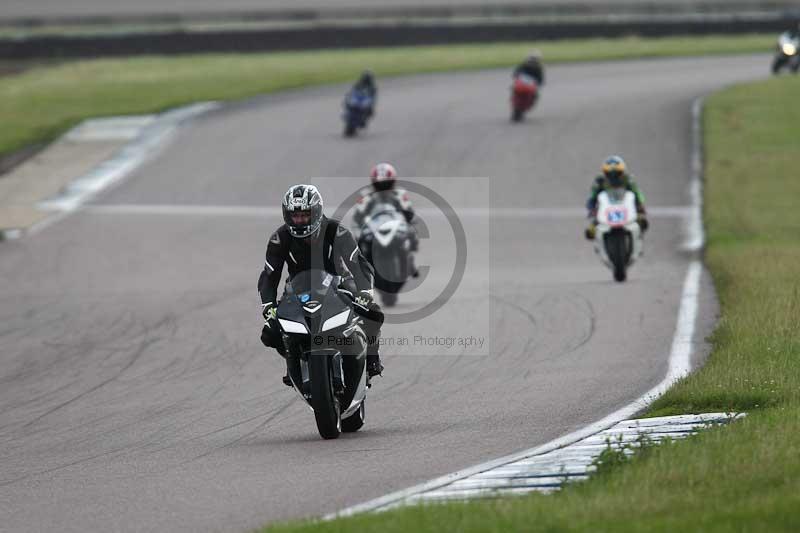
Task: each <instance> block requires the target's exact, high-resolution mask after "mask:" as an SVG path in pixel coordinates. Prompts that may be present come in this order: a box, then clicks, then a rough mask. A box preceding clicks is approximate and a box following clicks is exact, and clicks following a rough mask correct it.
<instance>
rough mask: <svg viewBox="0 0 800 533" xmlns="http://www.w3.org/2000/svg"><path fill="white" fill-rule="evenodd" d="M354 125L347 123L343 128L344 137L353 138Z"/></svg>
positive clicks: (354, 132)
mask: <svg viewBox="0 0 800 533" xmlns="http://www.w3.org/2000/svg"><path fill="white" fill-rule="evenodd" d="M356 129H357V128H356V125H355V124H350V123H348V124H347V125H345V127H344V136H345V137H353V136H354V135H355V134H356Z"/></svg>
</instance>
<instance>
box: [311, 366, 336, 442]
mask: <svg viewBox="0 0 800 533" xmlns="http://www.w3.org/2000/svg"><path fill="white" fill-rule="evenodd" d="M330 366H331V365H330V358H329V357H327V356H320V355H312V356H309V358H308V373H309V377H310V378H311V407H312V408H313V409H314V418H315V419H316V420H317V430H318V431H319V434H320V436H321V437H322V438H323V439H335V438H338V437H339V434H340V433H341V432H342V420H341V418H340V416H341V413H340V407H339V400H338V399H337V398H336V396H335V395H334V394H333V381H332V379H333V376H332V373H331V367H330Z"/></svg>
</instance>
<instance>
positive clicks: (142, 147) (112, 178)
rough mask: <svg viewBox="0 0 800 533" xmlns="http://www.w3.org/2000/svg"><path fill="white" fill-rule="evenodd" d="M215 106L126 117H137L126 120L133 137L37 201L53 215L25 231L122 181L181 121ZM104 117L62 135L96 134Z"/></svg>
mask: <svg viewBox="0 0 800 533" xmlns="http://www.w3.org/2000/svg"><path fill="white" fill-rule="evenodd" d="M218 106H219V104H218V103H217V102H200V103H196V104H190V105H187V106H183V107H179V108H176V109H173V110H170V111H166V112H164V113H162V114H160V115H157V116H151V115H145V116H141V117H129V119H136V118H138V119H139V120H138V122H137V121H136V120H129V126H130V131H126V132H125V135H127V136H128V137H127V138H133V140H132V141H131V142H129V143H127V144H126V145H125V146H123V147H122V148H121V149H120V150H119V151H118V152H117V153H116V154H115V155H114V156H113V157H112V158H111V159H109V160H107V161H104V162H103V163H100V164H99V165H97V166H96V167H95V168H93V169H92V170H91V171H89V172H88V173H87V174H85V175H84V176H81V177H80V178H78V179H76V180H74V181H72V182H70V183H69V184H67V186H66V187H65V188H64V190H63V191H62V192H61V193H60V194H59V195H58V196H57V197H55V198H51V199H49V200H45V201H43V202H40V203H39V205H38V207H39V208H40V209H43V210H46V211H54V212H56V215H55V216H51V217H48V218H46V219H45V220H43V221H41V222H39V223H38V224H35V225H33V226H32V227H31V228H30V229H29V230H28V233H30V234H34V233H37V232H38V231H41V230H42V229H44V228H46V227H47V226H49V225H50V224H53V223H55V222H57V221H59V220H61V219H62V218H64V217H65V216H66V215H68V214H69V213H72V212H73V211H75V210H76V209H78V208H79V207H81V206H82V205H83V204H85V203H86V202H88V201H89V200H90V199H91V198H93V197H94V196H95V195H97V194H98V193H100V192H101V191H103V190H106V189H108V188H109V187H111V186H112V185H114V184H116V183H119V182H120V181H122V180H123V179H124V178H126V177H127V176H128V175H129V174H130V173H131V172H133V171H134V170H135V169H136V168H138V167H139V166H140V165H142V164H143V163H144V162H146V161H148V160H149V159H151V158H152V157H154V156H155V155H156V154H158V153H159V152H160V151H161V150H162V149H163V148H164V147H165V146H166V145H167V143H168V141H169V140H170V139H171V138H172V137H173V136H174V135H175V133H176V132H177V130H178V128H179V127H180V126H181V124H182V123H184V122H185V121H187V120H189V119H191V118H194V117H196V116H198V115H201V114H203V113H206V112H208V111H210V110H212V109H215V108H217V107H218ZM103 121H105V122H108V121H112V122H113V121H117V122H120V121H122V117H111V118H108V119H103ZM103 121H100V120H99V119H92V120H88V121H85V122H84V123H82V124H80V125H78V126H76V127H75V128H73V129H72V130H70V131H69V132H67V133H66V134H65V136H66V137H67V138H71V137H77V138H81V137H82V136H85V135H88V133H91V134H92V135H93V136H95V137H96V136H97V135H99V133H98V131H99V130H98V128H99V125H98V124H102V123H104V122H103ZM84 130H85V131H84ZM110 131H111V134H113V135H117V133H118V132H117V133H115V132H114V131H113V128H111V130H110ZM87 132H88V133H87Z"/></svg>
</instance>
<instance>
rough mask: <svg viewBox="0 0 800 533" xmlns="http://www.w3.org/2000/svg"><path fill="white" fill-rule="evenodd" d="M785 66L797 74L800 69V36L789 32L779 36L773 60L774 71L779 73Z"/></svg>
mask: <svg viewBox="0 0 800 533" xmlns="http://www.w3.org/2000/svg"><path fill="white" fill-rule="evenodd" d="M783 67H786V68H788V69H789V70H791V71H792V72H794V73H795V74H797V70H798V69H800V38H798V37H797V36H795V35H792V34H791V33H789V32H784V33H782V34H781V35H780V37H778V45H777V47H776V50H775V57H774V59H773V60H772V73H773V74H777V73H778V72H779V71H780V70H781V69H782V68H783Z"/></svg>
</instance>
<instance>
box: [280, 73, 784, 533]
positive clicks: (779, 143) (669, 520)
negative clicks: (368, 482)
mask: <svg viewBox="0 0 800 533" xmlns="http://www.w3.org/2000/svg"><path fill="white" fill-rule="evenodd" d="M798 94H800V77H793V78H788V77H784V78H779V79H772V80H769V81H767V82H761V83H757V84H752V85H745V86H740V87H736V88H733V89H730V90H727V91H725V92H723V93H720V94H718V95H716V96H714V97H712V98H710V99H709V100H708V101H707V105H706V111H705V115H704V123H705V139H706V182H707V185H706V204H705V205H706V211H705V219H706V225H707V231H708V238H709V242H708V250H707V263H708V266H709V267H710V269H711V271H712V273H713V276H714V280H715V283H716V286H717V290H718V292H719V298H720V303H721V312H722V318H721V320H720V323H719V326H718V328H717V330H716V332H715V333H714V335H713V339H712V340H713V345H714V347H713V351H712V354H711V355H710V358H709V361H708V363H707V364H706V365H705V367H704V368H702V369H701V370H699V371H698V372H697V373H695V374H693V375H692V376H690V377H688V378H686V379H684V380H683V381H682V382H680V383H679V384H677V385H676V386H675V387H673V388H672V389H671V390H670V392H669V393H667V394H666V395H665V396H663V397H662V398H661V399H660V400H658V402H657V403H656V404H655V405H654V406H653V408H652V410H651V414H667V413H670V414H673V413H686V412H702V411H721V410H736V411H738V410H745V411H748V412H749V415H748V416H747V418H746V419H744V420H743V421H740V422H736V423H734V424H732V425H730V426H727V427H721V428H714V429H709V430H707V431H704V432H702V433H700V434H699V435H697V436H696V437H693V438H690V439H687V440H683V441H678V442H671V443H670V442H668V443H665V444H662V445H659V446H653V447H647V448H645V450H644V451H643V452H641V453H639V454H637V455H635V456H634V457H633V459H631V460H630V461H628V462H627V464H625V465H624V466H621V467H616V468H615V467H612V468H608V469H603V472H602V473H601V474H599V475H597V476H594V477H592V478H590V480H589V481H587V482H585V483H581V484H575V485H570V486H567V487H566V488H565V489H564V490H562V491H561V492H559V493H556V494H553V495H549V496H545V495H539V494H533V495H530V496H525V497H520V498H504V499H497V500H492V501H480V502H473V503H469V504H448V505H435V506H428V507H413V508H407V509H400V510H394V511H388V512H385V513H380V514H373V515H362V516H356V517H352V518H348V519H342V520H336V521H332V522H327V523H297V524H289V525H276V526H273V527H271V528H269V529H267V530H265V531H271V532H275V533H277V532H286V533H289V532H292V533H298V532H305V531H315V532H316V531H322V532H344V531H359V532H398V533H399V532H406V531H430V532H438V531H451V532H473V531H475V532H478V531H481V532H484V531H496V532H507V531H548V532H550V531H608V532H625V531H664V532H667V531H669V532H672V531H720V532H723V531H724V532H728V531H787V532H788V531H800V439H799V438H798V435H800V209H798V199H800V174H798V171H797V158H798V154H800V106H798V105H796V104H797V95H798Z"/></svg>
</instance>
